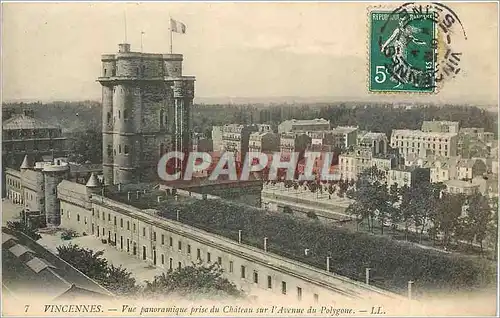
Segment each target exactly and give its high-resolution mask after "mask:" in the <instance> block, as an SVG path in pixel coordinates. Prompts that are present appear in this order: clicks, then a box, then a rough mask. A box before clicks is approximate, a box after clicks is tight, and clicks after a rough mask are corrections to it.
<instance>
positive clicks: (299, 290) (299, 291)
mask: <svg viewBox="0 0 500 318" xmlns="http://www.w3.org/2000/svg"><path fill="white" fill-rule="evenodd" d="M297 300H302V288H300V287H297Z"/></svg>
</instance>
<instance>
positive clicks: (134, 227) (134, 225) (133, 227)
mask: <svg viewBox="0 0 500 318" xmlns="http://www.w3.org/2000/svg"><path fill="white" fill-rule="evenodd" d="M132 226H133V231H134V233H135V223H133V224H132Z"/></svg>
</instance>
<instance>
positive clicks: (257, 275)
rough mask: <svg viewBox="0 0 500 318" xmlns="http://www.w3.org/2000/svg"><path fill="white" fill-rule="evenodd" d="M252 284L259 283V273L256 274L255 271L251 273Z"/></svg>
mask: <svg viewBox="0 0 500 318" xmlns="http://www.w3.org/2000/svg"><path fill="white" fill-rule="evenodd" d="M253 282H254V283H255V284H258V283H259V273H257V271H253Z"/></svg>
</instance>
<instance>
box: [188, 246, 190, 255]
mask: <svg viewBox="0 0 500 318" xmlns="http://www.w3.org/2000/svg"><path fill="white" fill-rule="evenodd" d="M188 254H191V244H188Z"/></svg>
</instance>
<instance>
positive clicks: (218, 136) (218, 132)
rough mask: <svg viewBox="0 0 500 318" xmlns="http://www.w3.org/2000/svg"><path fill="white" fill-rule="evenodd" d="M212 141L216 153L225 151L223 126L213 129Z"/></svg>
mask: <svg viewBox="0 0 500 318" xmlns="http://www.w3.org/2000/svg"><path fill="white" fill-rule="evenodd" d="M212 141H213V148H214V151H223V150H224V144H223V143H222V126H213V127H212Z"/></svg>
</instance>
